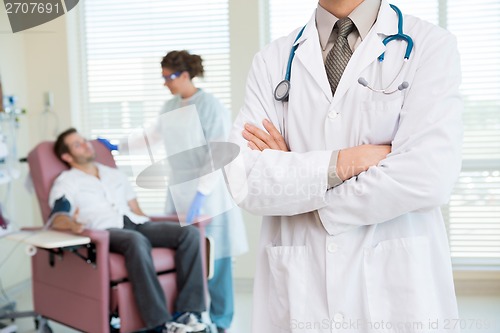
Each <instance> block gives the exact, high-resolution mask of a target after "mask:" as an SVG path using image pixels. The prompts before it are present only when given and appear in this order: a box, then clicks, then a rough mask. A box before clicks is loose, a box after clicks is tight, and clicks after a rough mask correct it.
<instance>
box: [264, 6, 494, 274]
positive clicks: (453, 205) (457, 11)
mask: <svg viewBox="0 0 500 333" xmlns="http://www.w3.org/2000/svg"><path fill="white" fill-rule="evenodd" d="M268 1H269V27H270V32H269V35H270V39H271V40H272V39H276V38H278V37H280V36H285V35H288V34H289V33H290V32H291V31H292V30H293V29H295V28H297V27H300V26H301V25H304V24H305V23H306V22H307V20H308V19H309V18H310V16H311V15H312V13H313V10H314V8H315V7H316V5H317V2H315V1H304V0H289V1H286V2H285V1H284V0H268ZM391 3H394V4H395V5H397V6H398V7H399V8H400V9H401V10H402V12H403V13H404V14H411V15H414V16H417V17H420V18H422V19H424V20H426V21H429V22H431V23H434V24H440V25H441V26H443V28H446V29H448V30H450V31H451V32H452V33H453V34H454V35H455V36H456V37H457V42H458V47H459V51H460V54H461V61H462V76H463V82H462V85H461V92H462V96H463V99H464V105H465V111H464V115H463V120H464V131H465V133H464V145H463V168H462V172H461V174H460V177H459V179H458V181H457V184H456V186H455V189H454V191H453V195H452V197H451V200H450V203H449V204H448V205H447V206H445V207H443V215H444V217H445V220H446V226H447V230H448V234H449V241H450V250H451V255H452V261H453V265H454V268H455V269H478V270H487V269H495V270H500V94H499V92H500V57H499V56H498V54H500V20H498V18H499V17H500V2H499V1H498V0H478V1H475V2H474V10H473V11H471V3H470V1H469V2H468V1H465V0H454V1H446V0H421V1H408V0H392V1H391Z"/></svg>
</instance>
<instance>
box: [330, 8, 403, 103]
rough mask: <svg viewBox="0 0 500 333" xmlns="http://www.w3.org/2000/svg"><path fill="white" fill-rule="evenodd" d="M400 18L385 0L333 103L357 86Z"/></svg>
mask: <svg viewBox="0 0 500 333" xmlns="http://www.w3.org/2000/svg"><path fill="white" fill-rule="evenodd" d="M397 26H398V19H397V16H396V13H395V12H394V11H393V10H392V9H391V7H390V6H389V3H388V2H387V1H385V0H383V1H382V3H381V5H380V10H379V14H378V17H377V21H376V22H375V24H374V26H373V27H372V29H371V30H370V32H369V33H368V35H367V36H366V38H365V39H364V40H363V41H362V42H361V44H359V46H358V48H357V49H356V50H355V52H354V53H353V55H352V57H351V59H350V61H349V63H348V64H347V67H346V68H345V70H344V73H343V74H342V78H341V79H340V82H339V85H338V87H337V90H336V91H335V96H334V97H333V101H332V103H333V104H334V105H335V104H337V103H339V102H340V101H341V100H342V97H343V96H344V95H345V93H346V92H347V90H348V89H349V88H350V87H353V86H356V85H357V84H358V83H357V81H358V79H359V76H360V74H361V72H362V71H363V70H364V69H365V68H366V67H368V66H369V65H370V64H371V63H373V62H374V61H377V60H376V59H377V58H378V57H379V56H380V55H381V54H382V53H383V52H384V51H385V49H386V47H385V46H384V44H383V42H382V40H383V39H384V38H385V37H386V36H388V35H392V34H395V33H397Z"/></svg>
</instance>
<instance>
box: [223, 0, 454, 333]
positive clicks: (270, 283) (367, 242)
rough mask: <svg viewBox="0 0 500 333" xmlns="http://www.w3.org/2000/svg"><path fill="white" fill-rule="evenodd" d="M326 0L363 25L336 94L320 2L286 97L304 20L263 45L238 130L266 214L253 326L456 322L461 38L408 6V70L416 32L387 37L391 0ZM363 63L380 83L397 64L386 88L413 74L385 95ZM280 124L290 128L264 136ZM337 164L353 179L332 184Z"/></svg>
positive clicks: (239, 194)
mask: <svg viewBox="0 0 500 333" xmlns="http://www.w3.org/2000/svg"><path fill="white" fill-rule="evenodd" d="M367 4H368V5H369V6H371V7H372V9H373V6H375V15H374V17H373V22H372V23H371V24H370V26H369V27H368V29H366V27H363V23H362V22H363V18H368V17H369V16H370V15H365V13H364V14H363V15H359V14H360V13H359V10H360V8H363V6H364V9H363V10H364V11H366V10H367V9H366V6H367ZM358 5H359V6H358ZM318 6H321V7H322V8H321V9H322V10H325V9H327V11H328V12H329V13H330V14H332V15H334V16H335V14H337V15H338V16H336V17H343V16H347V15H349V17H351V16H352V19H353V21H354V23H355V25H356V28H357V29H358V30H357V31H356V33H357V35H355V36H356V38H355V39H354V40H350V46H351V47H352V48H353V50H354V52H353V54H352V57H351V58H350V60H349V63H348V65H347V67H346V68H345V71H344V72H343V75H342V78H341V80H340V82H339V85H338V88H337V89H336V91H335V94H334V95H333V96H332V92H331V89H330V85H329V82H328V79H327V74H326V71H325V66H324V53H323V51H324V50H323V48H324V46H323V45H322V43H323V42H324V40H321V37H323V39H324V36H321V34H320V35H318V26H317V19H318V17H317V15H318V13H317V12H315V13H314V14H313V15H312V17H311V19H310V21H309V22H308V23H307V25H306V27H305V30H304V32H303V34H302V36H301V37H300V38H299V39H298V40H297V41H296V42H295V43H296V44H298V48H297V51H296V55H295V59H294V61H293V65H292V75H291V90H290V97H289V101H288V102H284V103H283V102H278V101H276V100H275V99H274V96H273V91H274V89H275V87H276V85H277V84H278V83H279V82H280V81H281V80H283V78H284V76H285V72H286V64H287V61H288V57H289V53H290V49H291V47H292V45H293V44H294V40H295V38H296V36H297V34H298V31H299V30H300V28H299V29H297V30H296V31H293V32H292V33H291V34H290V35H289V36H288V37H284V38H281V39H278V40H276V41H274V42H272V43H271V44H270V45H269V46H267V47H266V48H264V49H263V50H262V51H260V52H259V53H258V54H257V55H256V56H255V58H254V61H253V64H252V68H251V70H250V73H249V77H248V82H247V88H246V97H245V102H244V105H243V107H242V109H241V111H240V113H239V115H238V117H237V119H236V121H235V123H234V126H233V130H232V134H231V136H230V141H232V142H234V143H236V144H238V145H239V146H240V147H241V153H240V156H239V157H238V158H237V159H236V160H235V161H234V162H233V163H232V164H231V165H229V166H228V167H227V168H226V175H227V176H228V180H229V186H230V189H231V192H232V194H233V197H234V198H235V200H236V201H237V202H238V203H239V205H240V206H241V207H243V208H245V209H247V210H248V211H250V212H252V213H254V214H258V215H263V216H264V218H263V223H262V230H261V237H260V244H259V248H258V263H257V271H256V275H255V284H254V305H253V307H254V311H253V328H252V332H254V333H281V332H372V331H373V332H458V328H457V325H456V321H454V320H455V319H457V317H458V313H457V304H456V297H455V292H454V286H453V279H452V270H451V261H450V253H449V248H448V240H447V236H446V230H445V225H444V223H443V218H442V215H441V211H440V207H441V206H442V205H444V204H446V203H447V202H448V200H449V196H450V193H451V190H452V188H453V185H454V183H455V181H456V179H457V176H458V174H459V171H460V165H461V156H460V155H461V154H460V150H461V141H462V125H461V112H462V101H461V98H460V95H459V90H458V87H459V84H460V81H461V75H460V63H459V56H458V53H457V46H456V41H455V38H454V37H453V36H452V35H451V34H450V33H448V32H447V31H445V30H443V29H441V28H439V27H436V26H434V25H432V24H430V23H427V22H424V21H422V20H420V19H417V18H415V17H412V16H408V15H405V16H404V32H405V33H406V34H408V35H409V36H411V37H412V38H413V41H414V43H415V46H414V49H413V52H412V54H411V56H410V60H409V61H408V64H407V65H406V67H404V68H403V70H402V72H401V73H399V72H400V69H401V68H402V64H403V56H404V53H405V49H406V43H404V42H401V41H393V42H391V43H389V44H388V45H387V47H385V46H384V45H383V43H382V40H383V39H384V37H386V36H388V35H392V34H395V33H397V27H398V17H397V15H396V13H395V12H394V11H393V10H392V9H391V8H390V7H389V4H388V3H387V2H386V1H385V0H382V1H380V0H365V1H362V0H358V1H347V0H346V1H342V0H320V1H319V5H318ZM349 7H350V8H349ZM319 9H320V8H319V7H318V9H317V11H318V10H319ZM375 19H376V20H375ZM335 20H336V18H334V21H335ZM365 23H366V22H365ZM365 30H367V31H365ZM326 39H327V40H328V37H327V38H326ZM384 51H385V61H384V62H383V63H382V64H379V62H378V60H377V57H378V56H379V55H380V54H381V53H382V52H384ZM322 54H323V59H322ZM360 77H363V78H365V79H366V81H367V82H368V83H370V84H371V85H373V86H374V88H384V87H386V86H387V85H389V84H390V83H391V82H392V81H393V80H394V79H395V78H396V80H395V82H394V84H393V85H392V86H391V87H389V90H392V89H397V86H398V85H400V84H401V83H402V82H403V81H407V82H408V83H409V87H408V88H407V89H404V90H402V91H397V92H396V93H393V94H387V95H386V94H383V93H377V92H373V91H371V90H369V89H368V88H366V87H364V86H362V85H360V84H359V83H358V79H359V78H360ZM266 119H267V120H269V121H270V123H267V124H265V126H264V123H263V121H264V120H266ZM252 125H253V126H252ZM273 128H275V129H277V132H279V133H280V134H281V135H277V136H275V137H273V138H271V137H270V136H268V135H267V133H273ZM266 135H267V136H266ZM281 136H283V138H282V137H281ZM281 140H283V141H281ZM274 143H276V144H274ZM283 144H285V147H283ZM388 146H389V147H390V149H389V151H390V153H388V154H387V156H385V155H386V153H384V154H382V156H381V157H379V158H376V156H377V154H379V155H380V148H384V147H388ZM266 148H267V149H266ZM377 149H379V150H378V153H377ZM283 150H289V151H283ZM338 151H340V153H339V154H338V155H336V152H338ZM389 151H388V152H389ZM334 157H335V158H338V160H337V161H336V164H335V166H336V167H337V170H335V169H333V171H334V172H333V175H332V165H331V164H332V161H335V160H334ZM365 157H366V158H365ZM364 158H365V159H364ZM370 159H371V160H370ZM374 160H375V162H373V161H374ZM351 163H352V168H346V167H345V166H346V165H350V164H351ZM360 168H361V169H362V170H361V171H360V170H359V169H360ZM335 174H336V175H337V176H339V177H340V179H341V181H342V180H343V182H342V183H341V184H335V185H334V186H331V184H329V183H330V180H331V179H332V177H333V176H334V175H335Z"/></svg>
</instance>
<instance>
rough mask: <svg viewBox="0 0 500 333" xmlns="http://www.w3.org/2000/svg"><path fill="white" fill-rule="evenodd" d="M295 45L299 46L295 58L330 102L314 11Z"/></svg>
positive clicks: (330, 93) (330, 96) (330, 94)
mask: <svg viewBox="0 0 500 333" xmlns="http://www.w3.org/2000/svg"><path fill="white" fill-rule="evenodd" d="M297 43H298V44H299V47H298V48H297V50H296V51H295V56H296V58H297V59H298V60H299V61H300V63H301V64H302V66H303V67H304V68H305V69H306V70H307V71H308V72H309V74H310V75H311V78H312V79H313V80H314V81H315V82H316V84H317V85H318V86H319V87H320V88H321V90H323V92H324V94H325V96H326V98H327V99H328V101H329V102H331V101H332V92H331V89H330V84H329V83H328V77H327V76H326V71H325V64H324V63H323V57H322V55H321V46H320V44H319V35H318V30H317V29H316V11H314V13H313V15H312V17H311V19H310V20H309V22H307V25H306V28H305V29H304V33H303V34H302V36H301V37H300V38H299V39H298V40H297V42H296V44H297ZM292 68H293V66H292ZM295 78H297V77H295ZM293 79H294V70H293V69H292V80H293ZM301 79H303V78H301ZM292 87H293V84H292ZM292 89H293V88H292Z"/></svg>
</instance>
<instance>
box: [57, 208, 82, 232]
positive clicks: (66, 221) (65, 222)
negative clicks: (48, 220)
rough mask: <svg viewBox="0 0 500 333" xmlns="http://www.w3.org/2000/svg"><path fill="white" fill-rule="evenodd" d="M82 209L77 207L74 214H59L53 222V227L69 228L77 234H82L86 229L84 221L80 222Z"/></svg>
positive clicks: (59, 228) (58, 228)
mask: <svg viewBox="0 0 500 333" xmlns="http://www.w3.org/2000/svg"><path fill="white" fill-rule="evenodd" d="M79 213H80V210H79V209H78V208H77V209H76V210H75V213H74V214H73V216H68V215H57V216H56V217H55V218H54V221H53V222H52V228H54V229H56V230H61V231H62V230H69V231H71V232H73V233H75V234H81V233H82V232H83V230H84V229H85V226H84V225H83V224H82V223H79V222H78V216H79Z"/></svg>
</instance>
